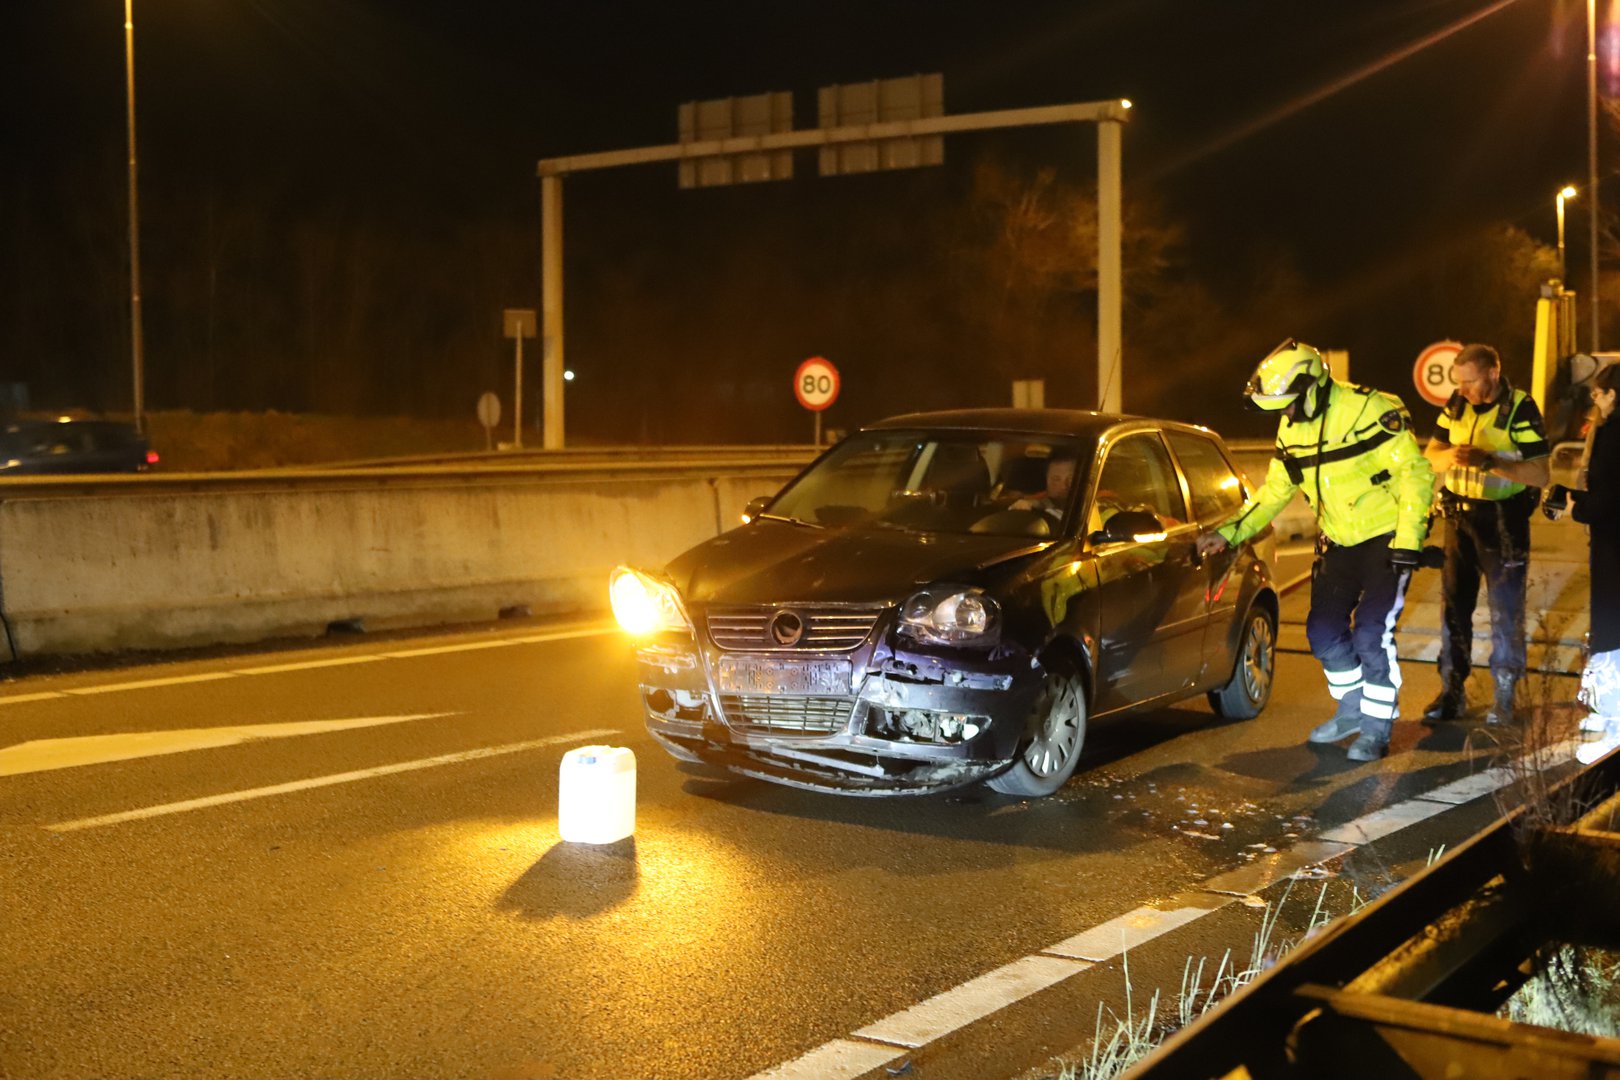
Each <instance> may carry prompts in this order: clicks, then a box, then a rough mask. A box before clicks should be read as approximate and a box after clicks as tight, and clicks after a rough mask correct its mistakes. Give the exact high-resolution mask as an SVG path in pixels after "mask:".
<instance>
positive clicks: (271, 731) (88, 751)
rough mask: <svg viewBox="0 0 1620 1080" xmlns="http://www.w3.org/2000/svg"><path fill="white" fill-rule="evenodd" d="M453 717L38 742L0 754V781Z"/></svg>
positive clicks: (323, 722) (322, 722)
mask: <svg viewBox="0 0 1620 1080" xmlns="http://www.w3.org/2000/svg"><path fill="white" fill-rule="evenodd" d="M453 715H455V714H454V713H443V712H441V713H411V714H409V715H406V716H356V717H350V718H347V719H341V720H298V721H293V722H291V723H284V724H237V725H234V726H231V727H213V728H181V729H179V730H175V731H120V732H116V733H114V734H111V735H79V736H75V737H72V738H66V739H34V740H32V741H30V742H25V743H18V744H17V745H15V746H8V747H6V748H5V749H3V750H0V776H20V775H22V774H23V773H35V772H49V771H51V770H52V769H73V768H77V767H79V766H82V765H105V764H107V763H108V762H113V761H132V760H134V759H136V758H145V757H157V756H159V755H162V754H182V753H185V752H186V751H188V750H214V749H218V748H219V747H222V746H237V745H239V744H241V743H245V742H253V741H256V740H259V739H286V738H292V737H294V736H298V735H324V734H327V733H328V732H333V731H350V730H353V729H355V728H367V727H379V726H381V725H383V724H402V723H404V722H405V721H407V720H433V719H436V718H438V717H441V716H453Z"/></svg>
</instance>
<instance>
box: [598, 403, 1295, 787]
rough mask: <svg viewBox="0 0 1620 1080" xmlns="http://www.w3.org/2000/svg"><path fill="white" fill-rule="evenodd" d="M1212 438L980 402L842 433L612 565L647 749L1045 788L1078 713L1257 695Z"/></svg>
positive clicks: (1268, 588)
mask: <svg viewBox="0 0 1620 1080" xmlns="http://www.w3.org/2000/svg"><path fill="white" fill-rule="evenodd" d="M1244 494H1245V486H1244V481H1243V479H1242V477H1241V474H1240V473H1239V472H1238V471H1237V469H1236V468H1234V466H1233V464H1232V460H1231V457H1230V456H1229V455H1228V453H1227V452H1226V449H1225V447H1224V446H1223V444H1222V443H1221V440H1220V439H1219V438H1218V437H1217V436H1216V435H1215V434H1214V433H1213V432H1210V431H1208V430H1206V429H1204V428H1199V427H1194V426H1191V425H1187V424H1177V423H1171V422H1166V421H1156V420H1146V419H1140V418H1133V417H1121V416H1109V415H1102V414H1097V413H1087V412H1065V411H1058V410H1018V409H992V410H975V411H960V412H948V413H928V414H915V415H910V416H902V417H897V418H894V419H891V420H886V421H883V422H882V423H879V424H876V425H873V426H872V427H869V428H866V429H864V430H862V431H859V432H857V433H855V434H854V435H852V436H850V437H849V438H847V439H845V440H844V441H843V442H841V443H839V444H838V445H837V446H835V447H833V448H832V449H831V450H829V451H827V452H826V453H825V454H823V455H822V456H821V457H820V458H819V459H817V460H816V461H815V462H814V463H813V464H812V465H811V466H809V468H807V469H806V470H805V471H804V472H803V473H801V474H800V475H799V476H798V477H797V478H796V479H795V480H793V481H792V482H791V483H790V484H788V486H787V487H786V488H784V489H783V490H782V491H781V493H779V494H778V495H776V496H775V497H774V498H771V499H768V500H756V502H755V503H754V504H751V505H750V511H751V513H750V518H751V520H750V521H749V523H748V524H746V525H744V526H743V527H742V528H739V529H734V530H732V531H730V532H728V533H725V534H723V535H721V536H718V537H716V538H714V539H712V540H709V541H707V542H705V543H703V544H700V545H698V546H697V547H695V548H693V549H691V550H689V551H687V552H686V553H685V554H683V555H681V556H679V557H678V558H676V559H675V560H674V561H673V562H671V563H670V564H669V565H668V566H667V567H664V568H663V569H661V570H655V571H647V570H638V569H634V568H629V567H620V568H619V569H618V570H617V571H615V573H614V576H613V580H612V583H611V594H612V599H613V602H614V611H615V614H616V615H617V616H618V617H619V620H620V622H621V624H623V625H624V626H625V627H626V629H628V630H630V631H632V632H633V633H635V634H637V635H638V637H639V641H638V646H637V658H638V667H639V673H640V683H641V695H642V700H643V703H644V705H645V711H646V718H647V725H648V729H649V731H650V732H651V733H652V735H653V737H654V738H655V739H656V740H657V741H658V742H659V743H660V744H661V745H663V746H664V748H665V749H667V750H668V751H669V752H670V753H671V754H672V755H674V756H675V757H677V758H680V759H683V760H688V761H704V762H709V763H712V764H716V765H720V766H723V767H725V768H727V769H730V770H732V771H734V772H737V773H740V774H744V775H749V776H756V777H762V778H764V779H768V780H773V781H776V782H779V783H785V784H791V785H796V786H801V787H808V788H815V789H822V790H832V791H840V792H847V793H854V794H906V793H921V792H930V791H939V790H943V789H947V788H951V787H957V786H961V785H965V784H971V783H975V782H980V781H983V782H987V783H988V784H989V785H990V786H991V787H992V788H994V789H996V790H998V791H1001V792H1004V793H1008V794H1014V795H1025V796H1039V795H1048V794H1051V793H1052V792H1055V791H1057V790H1058V789H1059V788H1061V787H1062V786H1063V784H1064V783H1065V782H1067V781H1068V779H1069V777H1070V776H1071V775H1072V774H1073V772H1074V770H1075V767H1076V765H1077V763H1078V761H1079V759H1080V753H1081V747H1082V745H1083V743H1084V739H1085V732H1086V727H1087V724H1088V723H1089V722H1090V721H1091V720H1093V719H1095V718H1097V717H1101V716H1108V715H1114V714H1125V713H1128V712H1131V711H1133V710H1138V709H1143V708H1148V707H1152V706H1159V705H1165V704H1168V703H1170V702H1173V701H1176V700H1179V699H1182V698H1186V697H1190V696H1193V695H1197V694H1207V695H1208V696H1209V700H1210V703H1211V705H1212V706H1213V707H1214V708H1215V710H1216V711H1217V712H1218V713H1220V714H1221V715H1223V716H1231V717H1241V718H1247V717H1252V716H1255V715H1257V714H1258V713H1259V712H1260V711H1261V709H1263V708H1264V707H1265V705H1266V702H1267V700H1268V699H1269V696H1270V693H1271V683H1272V675H1273V671H1274V664H1275V648H1276V626H1277V592H1276V589H1275V587H1274V585H1273V582H1272V576H1271V571H1270V568H1269V565H1268V563H1267V561H1266V559H1265V558H1263V557H1262V556H1261V555H1260V553H1259V551H1258V550H1257V549H1256V547H1255V546H1254V545H1250V544H1245V545H1243V546H1241V547H1240V548H1238V549H1235V550H1231V551H1228V552H1225V553H1223V554H1222V555H1219V556H1215V557H1210V558H1204V557H1201V556H1200V555H1199V553H1198V550H1197V546H1196V543H1195V540H1196V538H1197V536H1198V534H1199V532H1200V530H1201V529H1205V528H1209V527H1212V526H1214V525H1215V524H1217V523H1219V522H1220V521H1222V520H1224V519H1225V518H1226V517H1227V516H1228V515H1229V514H1230V513H1231V512H1232V511H1233V510H1234V509H1236V508H1237V507H1238V506H1239V505H1240V504H1241V503H1242V501H1243V498H1244Z"/></svg>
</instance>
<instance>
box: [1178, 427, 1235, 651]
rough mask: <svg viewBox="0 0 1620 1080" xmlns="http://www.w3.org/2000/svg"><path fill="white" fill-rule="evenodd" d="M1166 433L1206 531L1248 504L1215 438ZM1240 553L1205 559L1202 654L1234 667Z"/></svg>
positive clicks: (1194, 512) (1194, 511)
mask: <svg viewBox="0 0 1620 1080" xmlns="http://www.w3.org/2000/svg"><path fill="white" fill-rule="evenodd" d="M1165 437H1166V438H1167V439H1168V440H1169V442H1170V449H1171V450H1173V451H1175V455H1176V461H1177V462H1178V463H1179V464H1180V466H1181V471H1182V473H1183V475H1185V476H1186V478H1187V493H1188V495H1189V496H1190V498H1191V502H1192V518H1193V520H1194V521H1195V522H1197V523H1198V525H1199V527H1200V528H1202V529H1213V528H1214V527H1215V526H1217V525H1219V524H1221V522H1223V521H1225V520H1226V519H1227V518H1229V517H1231V516H1232V513H1233V511H1235V510H1236V509H1237V508H1238V507H1239V506H1241V505H1243V481H1242V480H1240V479H1239V478H1238V474H1237V469H1236V468H1235V467H1234V466H1233V465H1232V462H1231V460H1230V459H1229V458H1228V457H1227V456H1226V452H1225V451H1224V450H1223V449H1222V448H1221V446H1220V444H1219V443H1218V442H1216V441H1215V440H1214V439H1213V438H1212V437H1209V436H1206V435H1199V434H1197V433H1195V432H1190V431H1167V432H1166V433H1165ZM1243 565H1244V562H1243V559H1242V555H1241V552H1238V551H1226V552H1222V553H1221V554H1220V555H1215V556H1211V557H1210V558H1209V559H1206V560H1205V561H1204V571H1203V580H1204V597H1205V602H1206V607H1207V610H1208V619H1207V621H1206V623H1205V630H1204V644H1203V649H1202V650H1201V651H1202V654H1203V655H1204V656H1205V657H1206V658H1207V660H1208V664H1209V666H1211V667H1213V666H1217V665H1218V666H1220V667H1222V668H1223V669H1224V668H1225V667H1227V666H1229V665H1230V662H1231V657H1230V655H1228V654H1227V651H1226V650H1227V647H1228V644H1229V642H1231V641H1232V640H1233V638H1232V633H1231V630H1232V621H1233V620H1234V619H1236V618H1238V617H1239V615H1240V612H1239V611H1238V610H1237V603H1238V600H1239V599H1240V595H1241V593H1242V591H1243V589H1242V585H1243V582H1242V579H1241V569H1240V568H1241V567H1242V566H1243Z"/></svg>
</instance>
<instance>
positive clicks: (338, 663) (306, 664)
mask: <svg viewBox="0 0 1620 1080" xmlns="http://www.w3.org/2000/svg"><path fill="white" fill-rule="evenodd" d="M386 659H387V657H385V656H335V657H333V658H332V659H330V660H301V661H299V662H298V663H295V664H265V665H263V666H262V667H244V668H237V669H236V671H235V674H237V675H280V674H281V673H282V672H283V671H309V670H311V669H313V668H328V667H343V666H344V665H346V664H375V663H376V662H377V661H379V660H386Z"/></svg>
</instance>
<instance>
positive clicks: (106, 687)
mask: <svg viewBox="0 0 1620 1080" xmlns="http://www.w3.org/2000/svg"><path fill="white" fill-rule="evenodd" d="M234 678H236V673H235V672H232V671H208V672H204V673H203V674H201V675H171V676H169V677H168V678H166V679H140V680H137V681H135V682H123V683H103V684H101V685H100V686H70V687H68V688H67V689H66V690H64V691H63V693H66V694H79V695H89V694H113V693H117V692H118V691H120V690H152V689H155V688H157V687H159V686H184V685H186V684H187V683H200V682H217V681H219V680H220V679H234Z"/></svg>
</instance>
